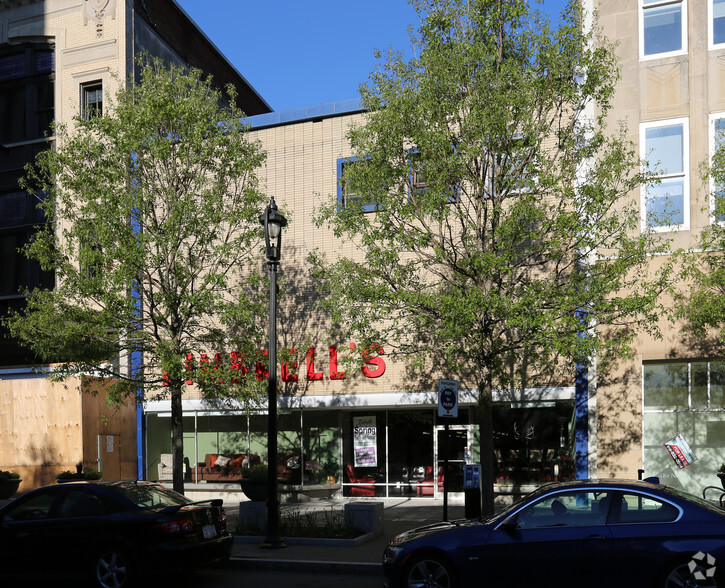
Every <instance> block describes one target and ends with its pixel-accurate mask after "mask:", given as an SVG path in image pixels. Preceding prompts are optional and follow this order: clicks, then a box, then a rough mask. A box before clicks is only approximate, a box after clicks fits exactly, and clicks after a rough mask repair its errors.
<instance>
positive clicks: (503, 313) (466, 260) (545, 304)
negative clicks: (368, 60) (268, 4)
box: [312, 0, 670, 512]
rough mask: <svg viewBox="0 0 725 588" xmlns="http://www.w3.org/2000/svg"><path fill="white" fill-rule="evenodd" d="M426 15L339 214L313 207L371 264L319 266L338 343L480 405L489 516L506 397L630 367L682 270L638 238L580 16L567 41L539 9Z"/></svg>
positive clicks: (389, 62)
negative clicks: (499, 398) (656, 259)
mask: <svg viewBox="0 0 725 588" xmlns="http://www.w3.org/2000/svg"><path fill="white" fill-rule="evenodd" d="M412 3H413V4H414V5H415V8H416V10H417V12H418V15H419V17H420V22H421V24H420V27H419V29H418V30H417V33H415V34H412V35H411V40H412V44H413V48H414V52H413V54H414V55H415V57H413V58H411V59H407V60H406V59H404V58H403V57H402V56H401V54H399V53H396V52H394V51H390V52H389V53H388V54H387V55H386V56H385V57H383V56H381V55H378V57H379V66H378V68H377V69H376V71H375V72H374V73H373V74H371V79H370V81H369V82H368V83H367V84H364V85H363V86H361V95H362V102H363V105H364V106H365V108H366V109H367V110H368V111H369V112H368V115H367V116H366V118H365V121H364V123H362V124H360V125H358V126H356V127H355V128H353V129H352V130H351V131H350V132H349V140H350V143H351V146H352V151H353V153H354V158H352V159H351V160H350V161H349V162H347V163H346V164H344V171H343V179H342V193H343V194H344V201H343V202H338V201H337V200H336V199H335V200H333V201H330V202H329V203H328V204H326V205H325V206H323V208H321V210H319V211H318V221H319V223H321V224H326V223H327V224H329V225H330V226H331V227H332V228H333V229H334V232H335V233H336V235H337V236H338V237H345V238H346V239H348V240H350V241H352V242H353V243H355V244H356V245H357V248H358V251H359V256H358V257H351V258H344V257H343V258H338V259H337V260H336V261H335V262H334V263H331V261H330V260H329V259H326V257H327V256H326V255H325V254H323V253H321V252H316V253H315V254H314V255H313V256H312V261H313V263H315V264H316V265H317V267H318V269H319V274H320V279H323V278H324V279H326V281H325V284H326V288H327V290H328V293H329V296H328V297H327V298H326V304H327V305H328V308H329V310H330V312H331V315H332V317H333V319H334V323H335V325H336V326H335V328H336V329H340V330H342V331H344V332H345V333H346V334H349V336H350V337H354V338H356V339H357V340H359V341H361V343H363V344H365V345H370V344H377V343H382V344H383V345H384V346H385V351H386V354H398V355H399V356H401V357H404V358H406V360H407V361H408V362H409V365H410V366H411V367H412V368H418V369H420V370H421V371H420V376H421V377H427V378H428V380H427V382H425V384H426V385H428V386H429V387H430V388H435V384H434V380H433V377H434V376H436V374H432V373H428V374H425V373H424V372H423V371H422V370H423V367H424V366H425V365H426V364H428V365H430V363H431V358H437V359H438V360H439V361H438V362H437V363H438V365H441V366H443V367H442V370H441V372H442V373H441V372H439V373H438V374H437V376H438V377H440V376H441V375H444V376H447V377H454V376H455V377H457V378H458V379H459V380H460V381H461V385H462V388H468V389H472V390H477V392H478V399H479V402H478V410H477V413H478V422H479V425H480V432H481V447H480V452H481V460H482V462H483V463H482V466H483V481H484V505H485V508H486V509H487V510H488V511H489V512H492V509H493V481H494V466H493V444H492V422H491V418H492V417H491V401H492V391H493V390H494V389H502V390H511V391H515V390H521V389H523V388H526V387H527V386H545V385H547V384H549V383H553V384H559V383H561V382H562V381H566V382H571V381H572V375H573V373H574V371H575V365H576V364H577V363H581V364H585V365H586V364H588V362H589V361H590V358H592V357H594V356H595V355H596V356H597V358H598V360H597V361H598V365H599V366H601V365H602V364H603V363H604V360H605V359H606V358H607V357H616V356H621V355H622V354H626V353H627V352H628V351H629V345H630V343H631V341H632V339H633V335H634V333H635V331H636V329H653V328H654V325H655V324H656V321H655V317H656V314H657V310H656V309H657V300H658V295H659V293H660V292H661V291H662V289H663V288H664V287H665V285H666V284H667V280H668V277H669V275H670V272H669V269H668V268H664V269H662V271H660V272H659V273H652V271H651V268H650V265H649V263H648V256H649V255H651V254H653V253H656V252H661V251H665V250H666V249H667V243H665V242H660V241H659V240H658V239H657V238H656V236H655V235H653V234H652V233H651V232H647V231H645V232H640V231H639V226H638V222H639V211H638V204H637V202H636V196H633V190H635V189H636V188H638V187H639V186H640V184H641V183H642V182H643V181H645V180H647V179H648V178H647V177H646V176H645V174H644V173H642V172H641V171H640V166H639V161H638V157H637V155H636V151H635V149H634V147H633V145H632V144H631V142H629V141H627V140H626V139H625V130H624V129H623V128H618V129H615V131H614V132H612V133H611V134H610V133H608V132H607V126H606V116H607V114H608V111H609V108H610V97H611V96H612V93H613V91H614V89H615V84H616V82H617V79H618V69H617V65H616V61H615V58H614V54H613V51H612V48H611V47H610V46H609V45H608V43H607V42H606V41H605V40H604V39H602V38H600V37H599V36H598V35H597V34H596V31H593V30H588V29H586V28H585V27H582V26H581V25H580V23H581V19H580V17H581V15H580V12H579V7H578V2H576V1H572V2H570V3H569V4H568V5H567V7H566V8H565V10H564V11H563V12H562V14H561V17H560V22H559V25H558V26H557V27H555V28H553V27H552V26H551V24H550V22H549V20H548V19H547V18H546V17H545V16H543V15H541V14H540V13H539V12H538V11H532V10H530V7H529V1H528V0H507V1H506V2H502V1H501V0H427V1H424V0H414V1H413V2H412ZM584 334H586V336H583V335H584Z"/></svg>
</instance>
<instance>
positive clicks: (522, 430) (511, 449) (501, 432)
mask: <svg viewBox="0 0 725 588" xmlns="http://www.w3.org/2000/svg"><path fill="white" fill-rule="evenodd" d="M574 420H575V415H574V403H573V402H571V401H556V402H554V401H552V402H541V403H538V405H537V404H532V405H531V406H525V407H512V406H511V405H510V404H501V405H497V406H494V407H493V423H494V432H493V435H494V437H493V445H494V452H495V456H496V463H495V464H494V465H495V467H496V482H497V484H500V485H518V484H540V483H546V482H551V481H553V480H554V479H559V480H568V479H574V477H575V468H574V455H575V449H574V441H575V439H574Z"/></svg>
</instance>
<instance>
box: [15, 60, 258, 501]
mask: <svg viewBox="0 0 725 588" xmlns="http://www.w3.org/2000/svg"><path fill="white" fill-rule="evenodd" d="M138 65H139V68H140V69H141V75H140V81H139V83H137V84H135V83H131V82H129V83H127V84H123V85H122V86H121V89H120V90H119V91H118V93H117V94H116V96H115V103H114V104H113V105H112V107H111V108H110V109H108V111H109V113H106V112H104V113H103V116H90V117H87V118H81V117H79V118H76V119H75V121H74V125H73V128H72V129H71V130H69V129H68V128H66V127H65V126H63V125H56V127H55V133H56V142H57V147H56V148H55V149H52V150H48V151H45V152H43V153H41V154H40V155H39V156H38V158H37V161H36V163H35V166H28V170H27V172H28V173H27V178H26V181H25V184H26V187H27V188H28V189H29V190H31V191H34V192H35V193H36V194H37V196H38V198H39V199H40V200H41V201H42V202H41V204H40V206H41V207H42V209H43V211H44V213H45V215H46V218H47V220H48V224H47V226H46V227H45V228H44V229H43V230H40V231H39V232H38V233H37V234H36V235H35V236H34V238H33V239H32V241H31V242H30V243H29V244H28V246H27V248H26V254H27V255H28V256H29V257H30V258H33V259H37V260H38V261H39V262H40V263H41V265H42V267H43V268H44V269H47V270H53V271H54V272H55V275H56V286H55V288H54V289H50V290H48V289H46V290H42V289H37V290H34V291H31V292H28V293H27V296H28V297H27V309H26V310H25V311H24V312H22V313H16V314H14V315H11V316H10V317H9V319H8V321H7V322H8V325H9V327H10V330H11V333H12V334H13V335H14V336H16V337H19V338H20V339H21V340H22V341H23V342H24V343H25V344H26V345H27V346H28V347H30V348H31V349H32V350H33V351H34V352H35V353H36V354H37V355H38V356H39V357H40V358H41V359H42V360H43V361H48V362H62V365H60V366H59V367H58V368H56V369H55V371H54V372H53V374H54V376H55V377H57V378H59V379H64V378H67V377H70V376H77V375H83V374H92V375H95V376H100V377H103V378H112V379H113V385H112V386H111V387H110V392H109V399H110V401H111V402H123V401H125V400H126V399H128V398H135V399H136V400H137V401H139V402H140V401H143V400H152V399H159V398H165V397H167V398H170V399H171V428H172V452H173V486H174V489H175V490H177V491H180V492H183V430H182V405H181V399H182V394H183V392H184V390H185V389H186V388H187V383H186V382H187V379H189V380H193V381H194V384H196V385H198V386H199V387H200V388H201V390H202V392H203V393H204V395H205V396H207V397H209V398H215V399H222V400H223V399H225V398H236V399H246V400H248V401H253V400H254V399H255V398H256V397H257V395H258V394H259V390H258V388H259V387H261V386H262V384H263V383H262V382H260V381H258V380H257V379H256V378H254V377H250V378H244V377H243V376H242V375H241V374H242V370H241V369H233V368H241V365H239V366H236V365H232V364H233V363H239V364H241V363H244V360H243V358H244V357H246V358H253V357H254V355H255V354H256V351H257V350H258V349H261V348H263V347H264V333H265V330H264V321H261V322H260V321H258V319H257V317H264V316H265V306H264V301H265V295H264V294H265V293H264V283H261V284H260V282H259V280H260V276H259V275H258V274H257V273H256V272H254V271H252V270H253V268H255V267H257V266H260V259H261V249H260V244H261V241H260V239H261V237H262V229H261V226H260V224H259V221H258V218H257V217H258V215H259V213H260V211H261V210H263V208H264V205H265V202H264V197H263V195H262V194H261V192H260V191H259V189H258V182H257V178H256V176H255V169H257V168H258V167H259V166H260V165H261V163H262V162H263V160H264V153H263V151H262V149H261V148H260V146H259V145H258V144H257V143H256V142H254V141H251V140H250V138H249V137H248V135H247V133H246V131H247V128H246V127H245V126H244V124H243V123H242V122H241V121H242V118H243V116H244V115H243V113H242V112H241V111H240V110H239V108H238V107H237V106H236V105H235V96H234V94H233V90H232V89H231V88H229V89H227V95H223V94H222V93H221V92H220V91H218V90H217V89H215V88H214V86H213V85H212V82H211V80H210V79H209V78H206V79H205V78H203V76H202V74H201V72H200V71H197V70H191V71H189V72H187V71H185V70H183V69H182V68H181V67H178V66H173V65H172V66H168V67H167V66H165V65H164V64H163V63H162V62H160V61H159V60H155V59H153V60H151V59H146V60H144V59H139V62H138ZM250 268H251V269H250ZM230 352H238V355H236V357H237V361H234V360H233V359H230ZM201 353H206V354H207V356H208V357H209V358H210V360H209V363H208V364H201V365H200V366H196V367H197V369H196V371H195V373H192V372H193V368H192V367H191V366H189V365H188V364H187V354H193V356H194V357H200V354H201ZM217 353H224V356H223V358H222V357H217V356H216V354H217ZM210 374H213V375H214V377H213V378H212V377H211V376H210Z"/></svg>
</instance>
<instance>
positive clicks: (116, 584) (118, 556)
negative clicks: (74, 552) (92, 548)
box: [93, 546, 133, 588]
mask: <svg viewBox="0 0 725 588" xmlns="http://www.w3.org/2000/svg"><path fill="white" fill-rule="evenodd" d="M132 572H133V566H132V563H131V559H130V557H129V556H128V553H127V552H126V551H125V550H124V549H121V548H120V547H116V546H109V547H106V548H105V549H102V550H101V551H99V552H98V553H97V554H96V557H95V558H93V582H94V585H95V586H98V587H99V588H126V587H127V586H130V584H131V579H132Z"/></svg>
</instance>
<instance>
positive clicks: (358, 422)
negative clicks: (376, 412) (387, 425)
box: [352, 416, 378, 468]
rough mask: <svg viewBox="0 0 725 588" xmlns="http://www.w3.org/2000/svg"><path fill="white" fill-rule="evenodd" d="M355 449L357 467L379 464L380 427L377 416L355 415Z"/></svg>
mask: <svg viewBox="0 0 725 588" xmlns="http://www.w3.org/2000/svg"><path fill="white" fill-rule="evenodd" d="M352 428H353V449H354V452H355V466H356V467H373V468H374V467H377V466H378V429H377V427H376V425H375V417H374V416H367V417H353V418H352Z"/></svg>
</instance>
